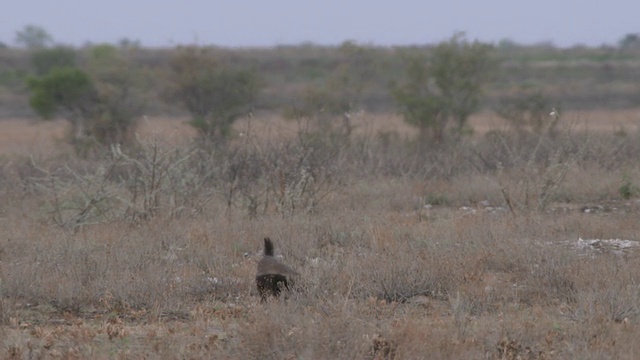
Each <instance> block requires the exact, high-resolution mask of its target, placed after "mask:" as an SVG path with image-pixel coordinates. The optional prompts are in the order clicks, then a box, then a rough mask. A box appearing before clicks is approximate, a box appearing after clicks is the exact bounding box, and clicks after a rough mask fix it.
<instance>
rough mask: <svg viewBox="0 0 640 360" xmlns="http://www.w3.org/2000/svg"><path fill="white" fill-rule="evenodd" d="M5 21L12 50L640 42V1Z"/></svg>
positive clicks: (293, 3) (137, 2)
mask: <svg viewBox="0 0 640 360" xmlns="http://www.w3.org/2000/svg"><path fill="white" fill-rule="evenodd" d="M1 11H2V12H1V14H0V41H1V42H4V43H7V44H14V40H15V33H16V31H17V30H20V29H22V28H23V27H24V26H25V25H28V24H33V25H38V26H41V27H43V28H44V29H45V30H47V31H48V32H49V33H50V34H51V35H52V36H53V38H54V40H55V41H56V42H57V43H64V44H71V45H81V44H83V43H85V42H88V41H90V42H93V43H100V42H111V43H115V42H117V41H118V40H120V39H122V38H124V37H127V38H129V39H131V40H139V41H140V42H141V44H142V45H143V46H175V45H178V44H188V43H197V44H201V45H220V46H256V45H257V46H270V45H277V44H299V43H301V42H313V43H316V44H339V43H341V42H343V41H345V40H354V41H356V42H358V43H361V44H375V45H405V44H425V43H436V42H439V41H442V40H444V39H447V38H449V37H450V36H451V35H453V34H454V33H455V32H457V31H464V32H466V34H467V37H468V38H469V39H479V40H482V41H487V42H497V41H499V40H500V39H504V38H508V39H511V40H514V41H516V42H518V43H523V44H532V43H538V42H543V41H551V42H553V43H554V44H556V45H558V46H563V47H565V46H571V45H575V44H586V45H601V44H603V43H607V44H616V43H617V42H618V40H620V39H621V38H622V37H623V36H624V35H625V34H628V33H640V0H608V1H607V0H575V1H572V0H527V1H519V0H441V1H419V0H395V1H377V0H340V1H338V0H323V1H313V0H235V1H231V0H229V1H222V0H184V1H165V0H101V1H93V0H7V1H5V2H4V3H3V5H2V7H1Z"/></svg>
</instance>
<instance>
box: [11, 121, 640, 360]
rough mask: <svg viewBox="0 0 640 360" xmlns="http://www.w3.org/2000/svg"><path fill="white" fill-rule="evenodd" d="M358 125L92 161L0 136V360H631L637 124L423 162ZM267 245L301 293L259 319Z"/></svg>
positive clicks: (166, 146) (381, 126)
mask: <svg viewBox="0 0 640 360" xmlns="http://www.w3.org/2000/svg"><path fill="white" fill-rule="evenodd" d="M359 116H361V118H360V119H358V120H357V122H356V124H357V126H358V131H357V132H356V133H355V134H352V135H351V137H350V138H344V137H343V136H341V135H340V134H339V133H336V134H318V133H315V132H313V131H310V130H309V129H307V128H305V127H303V126H298V124H295V123H287V122H283V121H282V120H280V119H278V118H268V119H263V121H260V119H256V120H254V121H251V122H248V121H246V120H243V121H240V122H239V123H238V124H236V125H237V127H236V130H237V132H238V134H241V136H238V137H237V138H236V139H235V140H234V141H233V143H232V144H231V145H230V146H229V147H227V148H224V149H221V148H218V147H215V146H211V145H202V144H199V145H194V144H192V143H191V141H190V139H191V136H192V135H193V133H191V130H190V129H189V128H188V127H187V126H185V125H184V124H183V123H181V122H180V121H175V120H170V119H150V120H149V121H148V123H143V124H142V128H141V129H140V130H139V144H138V146H137V148H132V149H118V148H112V149H111V150H110V151H109V152H108V153H105V154H102V155H101V156H99V157H97V158H96V159H93V160H91V161H87V160H82V159H78V158H76V157H74V156H72V155H70V154H71V150H70V149H68V150H65V148H64V145H62V144H60V143H59V141H56V138H57V137H59V136H60V137H61V136H62V134H64V130H63V129H62V130H61V129H60V127H61V126H63V124H64V122H57V123H56V122H53V123H46V124H38V125H35V124H30V123H28V122H19V121H17V120H16V121H3V122H2V123H0V126H2V132H0V136H1V137H3V138H2V142H1V144H2V148H1V153H2V155H0V156H1V157H0V229H1V230H0V234H1V235H0V357H2V358H15V359H27V358H96V359H100V358H181V359H184V358H237V359H414V358H415V359H424V358H429V359H440V358H442V359H462V358H467V359H481V358H488V359H552V358H553V359H602V358H615V359H634V358H636V357H637V354H638V353H640V343H638V342H637V339H638V338H639V337H640V280H639V279H638V274H639V273H640V257H639V256H638V251H640V248H638V249H635V247H636V246H635V245H636V244H638V242H637V241H638V240H640V239H639V238H638V236H639V234H640V222H639V221H638V219H639V215H640V202H639V201H638V196H639V195H640V193H639V189H638V186H639V185H640V160H639V157H640V141H639V140H640V132H639V131H638V123H639V118H638V112H637V111H620V112H593V113H581V114H577V113H574V114H567V115H565V119H568V120H567V121H566V122H565V124H566V125H567V126H566V128H564V129H561V130H559V131H558V132H557V133H556V134H544V135H542V136H532V135H530V134H520V135H516V134H512V133H509V132H507V131H500V129H502V125H501V123H499V122H497V121H495V120H493V118H492V116H491V115H490V114H483V115H479V116H476V117H474V118H472V119H471V123H472V125H473V126H474V127H475V128H476V129H477V131H476V134H475V135H474V137H473V138H471V139H469V140H468V141H464V142H462V143H458V144H451V145H449V144H444V145H442V146H439V147H427V148H425V147H424V146H423V147H416V146H414V145H415V144H413V142H412V139H413V137H412V136H413V135H414V134H413V132H412V130H411V129H409V128H407V127H406V126H405V125H403V124H401V123H400V122H399V120H398V119H397V118H395V117H391V116H383V115H368V114H361V115H359ZM602 124H607V126H609V127H608V128H606V127H605V126H603V125H602ZM9 134H13V135H9ZM29 134H31V135H29ZM20 144H22V145H20ZM20 146H22V147H20ZM418 148H419V149H421V150H420V151H418V150H416V149H418ZM29 155H32V156H30V157H29ZM265 236H270V237H271V238H272V239H274V241H275V243H276V252H277V253H278V254H282V255H283V256H284V258H285V260H286V263H287V264H289V265H291V266H293V267H294V268H296V269H297V270H298V271H299V272H300V273H301V274H302V278H303V279H304V283H303V284H301V285H300V287H299V289H297V290H296V292H294V293H292V294H290V296H289V297H288V298H287V299H280V300H277V301H273V302H270V303H267V304H260V301H259V297H258V295H257V291H256V290H255V284H254V275H255V266H256V263H257V261H258V260H259V259H260V256H259V255H260V251H261V247H262V238H263V237H265ZM579 238H582V239H601V240H608V239H625V240H632V241H631V242H629V243H628V244H626V246H628V247H625V248H622V246H621V245H620V244H616V243H608V242H606V241H600V242H595V243H587V244H586V245H585V243H584V242H580V241H579Z"/></svg>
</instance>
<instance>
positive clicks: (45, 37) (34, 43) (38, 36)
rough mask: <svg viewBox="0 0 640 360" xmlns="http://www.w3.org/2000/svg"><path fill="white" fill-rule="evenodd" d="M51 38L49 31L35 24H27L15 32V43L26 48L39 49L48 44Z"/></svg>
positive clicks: (51, 40)
mask: <svg viewBox="0 0 640 360" xmlns="http://www.w3.org/2000/svg"><path fill="white" fill-rule="evenodd" d="M52 42H53V38H52V37H51V35H49V33H48V32H47V31H46V30H45V29H43V28H41V27H39V26H36V25H27V26H25V27H24V29H22V30H20V31H18V32H16V44H18V45H24V46H25V47H27V48H28V49H41V48H45V47H47V46H49V45H50V44H51V43H52Z"/></svg>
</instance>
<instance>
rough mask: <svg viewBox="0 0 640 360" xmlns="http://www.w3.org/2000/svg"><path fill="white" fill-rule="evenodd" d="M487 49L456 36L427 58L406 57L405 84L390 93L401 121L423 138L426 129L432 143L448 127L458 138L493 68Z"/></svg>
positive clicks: (485, 45)
mask: <svg viewBox="0 0 640 360" xmlns="http://www.w3.org/2000/svg"><path fill="white" fill-rule="evenodd" d="M491 49H492V47H491V46H490V45H487V44H482V43H479V42H477V41H476V42H473V43H470V42H468V41H466V40H465V39H464V38H463V37H462V35H460V34H457V35H455V36H453V37H452V38H451V39H450V40H449V41H446V42H443V43H441V44H439V45H438V46H436V47H435V48H434V49H433V54H432V57H431V59H427V58H425V57H422V56H411V57H409V58H408V61H407V62H406V66H405V74H406V81H405V83H404V84H400V85H397V84H396V85H394V86H393V90H392V94H393V97H394V99H395V100H396V103H397V105H398V107H399V109H400V112H401V113H402V114H403V115H404V117H405V120H406V121H407V122H409V123H410V124H413V125H417V126H418V127H419V128H420V130H421V133H422V134H423V135H424V134H426V133H427V130H430V132H431V134H432V135H433V137H434V138H435V140H436V141H440V140H442V138H443V136H444V133H445V129H446V128H447V126H449V124H451V127H452V129H453V134H454V135H456V136H459V135H461V134H462V133H463V130H464V128H465V125H466V122H467V119H468V118H469V115H471V114H473V113H474V112H475V111H477V110H478V107H479V99H480V96H481V95H482V87H483V86H484V84H485V83H486V82H487V81H488V79H489V75H490V73H491V70H492V69H493V68H494V67H495V61H494V60H493V59H492V57H491V56H490V51H491Z"/></svg>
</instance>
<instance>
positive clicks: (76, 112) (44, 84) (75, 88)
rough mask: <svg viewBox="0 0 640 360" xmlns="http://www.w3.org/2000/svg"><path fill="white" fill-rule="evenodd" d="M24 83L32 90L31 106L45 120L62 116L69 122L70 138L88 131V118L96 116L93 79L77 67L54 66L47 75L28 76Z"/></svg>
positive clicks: (75, 139) (81, 135) (83, 136)
mask: <svg viewBox="0 0 640 360" xmlns="http://www.w3.org/2000/svg"><path fill="white" fill-rule="evenodd" d="M27 85H28V87H29V89H30V90H31V92H32V95H31V98H30V101H29V102H30V104H31V107H32V108H33V109H34V110H35V111H36V112H37V113H38V115H40V116H42V117H43V118H45V119H49V118H51V117H53V116H55V115H62V116H64V117H65V118H67V119H68V120H69V121H70V122H71V128H72V140H73V141H74V142H77V141H78V140H80V139H83V138H85V137H86V136H87V134H88V129H87V121H88V120H89V119H91V118H92V117H93V116H95V113H96V106H97V104H98V99H97V93H96V89H95V86H94V84H93V81H92V80H91V78H90V77H89V75H88V74H87V73H85V72H84V71H82V70H80V69H76V68H70V67H67V68H54V69H53V70H51V71H50V72H49V73H47V74H46V75H44V76H42V77H40V78H36V77H31V78H29V79H28V81H27Z"/></svg>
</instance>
